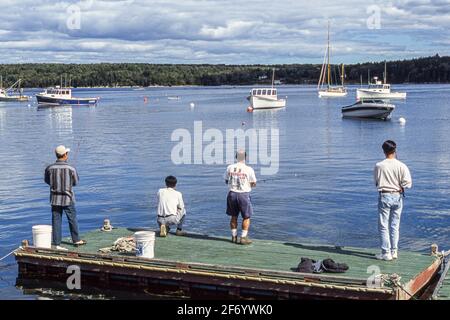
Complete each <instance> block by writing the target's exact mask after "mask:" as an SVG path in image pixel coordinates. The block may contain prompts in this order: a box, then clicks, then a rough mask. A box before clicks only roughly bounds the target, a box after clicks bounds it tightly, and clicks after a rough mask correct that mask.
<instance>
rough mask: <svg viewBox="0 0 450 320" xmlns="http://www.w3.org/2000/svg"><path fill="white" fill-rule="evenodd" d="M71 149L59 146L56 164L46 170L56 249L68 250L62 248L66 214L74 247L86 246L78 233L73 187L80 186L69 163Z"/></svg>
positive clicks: (75, 171) (74, 170)
mask: <svg viewBox="0 0 450 320" xmlns="http://www.w3.org/2000/svg"><path fill="white" fill-rule="evenodd" d="M69 151H70V149H68V148H66V147H64V146H58V147H57V148H56V149H55V154H56V158H57V160H56V162H55V163H54V164H51V165H49V166H48V167H47V168H46V169H45V178H44V179H45V183H47V184H48V185H49V186H50V203H51V205H52V244H53V247H54V248H55V249H58V250H67V249H66V248H64V247H61V246H60V245H61V237H62V231H61V228H62V213H63V211H64V212H65V213H66V216H67V220H68V221H69V228H70V234H71V236H72V242H73V244H74V245H76V246H79V245H84V244H86V241H84V240H81V239H80V237H79V232H78V222H77V211H76V209H75V194H74V192H73V187H74V186H76V185H77V184H78V180H79V177H78V173H77V170H76V169H75V168H74V167H72V166H71V165H69V164H68V163H67V160H68V158H69Z"/></svg>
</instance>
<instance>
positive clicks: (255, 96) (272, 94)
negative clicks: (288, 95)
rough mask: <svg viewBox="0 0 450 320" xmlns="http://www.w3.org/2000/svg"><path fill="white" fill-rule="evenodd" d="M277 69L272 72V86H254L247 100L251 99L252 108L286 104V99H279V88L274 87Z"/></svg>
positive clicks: (273, 107) (274, 106)
mask: <svg viewBox="0 0 450 320" xmlns="http://www.w3.org/2000/svg"><path fill="white" fill-rule="evenodd" d="M274 77H275V69H274V70H273V73H272V87H270V88H253V89H252V91H250V95H249V96H248V97H247V100H249V101H250V107H249V109H251V110H258V109H278V108H284V107H285V106H286V99H278V94H277V89H275V88H274V86H273V84H274Z"/></svg>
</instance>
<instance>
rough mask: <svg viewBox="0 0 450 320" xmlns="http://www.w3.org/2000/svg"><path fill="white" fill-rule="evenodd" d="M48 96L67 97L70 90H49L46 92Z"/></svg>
mask: <svg viewBox="0 0 450 320" xmlns="http://www.w3.org/2000/svg"><path fill="white" fill-rule="evenodd" d="M47 93H48V94H55V95H69V94H70V90H69V89H54V88H50V89H48V90H47Z"/></svg>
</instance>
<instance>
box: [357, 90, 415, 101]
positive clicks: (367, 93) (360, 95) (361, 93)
mask: <svg viewBox="0 0 450 320" xmlns="http://www.w3.org/2000/svg"><path fill="white" fill-rule="evenodd" d="M356 99H406V92H377V91H371V90H366V89H356Z"/></svg>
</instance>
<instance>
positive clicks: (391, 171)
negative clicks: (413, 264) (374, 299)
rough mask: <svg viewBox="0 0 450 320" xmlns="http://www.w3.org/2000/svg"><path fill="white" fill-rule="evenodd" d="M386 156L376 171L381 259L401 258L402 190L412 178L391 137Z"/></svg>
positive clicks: (385, 151)
mask: <svg viewBox="0 0 450 320" xmlns="http://www.w3.org/2000/svg"><path fill="white" fill-rule="evenodd" d="M382 148H383V152H384V154H385V156H386V159H385V160H383V161H381V162H378V163H377V164H376V166H375V170H374V178H375V185H376V187H377V189H378V192H379V198H378V215H379V218H378V230H379V232H380V239H381V253H380V254H378V255H377V256H376V258H377V259H379V260H386V261H390V260H392V259H397V257H398V239H399V230H400V217H401V214H402V209H403V193H404V190H405V188H408V189H409V188H411V186H412V180H411V174H410V172H409V169H408V167H407V166H406V165H405V164H404V163H403V162H401V161H399V160H397V159H396V150H397V145H396V144H395V142H394V141H392V140H387V141H385V142H384V143H383V146H382Z"/></svg>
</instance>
